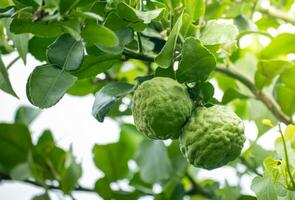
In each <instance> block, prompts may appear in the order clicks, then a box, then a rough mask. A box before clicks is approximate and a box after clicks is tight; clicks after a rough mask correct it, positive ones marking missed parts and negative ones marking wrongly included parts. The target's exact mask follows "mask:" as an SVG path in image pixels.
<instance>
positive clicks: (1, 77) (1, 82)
mask: <svg viewBox="0 0 295 200" xmlns="http://www.w3.org/2000/svg"><path fill="white" fill-rule="evenodd" d="M0 89H1V90H3V91H4V92H7V93H8V94H11V95H12V96H14V97H16V98H18V97H17V95H16V93H15V92H14V90H13V88H12V86H11V83H10V80H9V77H8V73H7V70H6V67H5V66H4V63H3V61H2V59H1V57H0Z"/></svg>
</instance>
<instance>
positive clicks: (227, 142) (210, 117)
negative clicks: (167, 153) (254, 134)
mask: <svg viewBox="0 0 295 200" xmlns="http://www.w3.org/2000/svg"><path fill="white" fill-rule="evenodd" d="M244 141H245V137H244V125H243V122H242V120H241V119H240V118H239V117H238V116H237V115H236V114H235V113H234V112H233V111H231V110H230V109H228V108H226V107H225V106H219V105H215V106H213V107H210V108H205V107H204V108H197V109H196V110H195V111H194V112H193V114H192V116H191V118H190V120H189V121H188V123H187V124H186V125H185V126H184V128H183V134H182V135H181V136H180V149H181V151H182V153H183V154H184V156H185V157H186V158H187V159H188V162H189V163H191V164H192V165H194V166H195V167H200V168H204V169H215V168H218V167H221V166H223V165H225V164H227V163H228V162H229V161H232V160H234V159H235V158H237V157H238V156H239V155H240V153H241V150H242V148H243V144H244Z"/></svg>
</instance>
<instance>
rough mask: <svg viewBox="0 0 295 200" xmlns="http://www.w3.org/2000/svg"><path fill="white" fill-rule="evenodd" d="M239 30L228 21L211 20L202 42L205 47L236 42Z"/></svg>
mask: <svg viewBox="0 0 295 200" xmlns="http://www.w3.org/2000/svg"><path fill="white" fill-rule="evenodd" d="M238 34H239V30H238V29H237V27H236V26H235V25H233V24H229V23H227V21H226V20H210V21H208V23H207V25H206V27H205V29H204V30H203V32H202V34H201V37H200V40H201V41H202V43H203V44H204V45H216V44H226V43H232V42H234V41H235V39H236V37H237V36H238Z"/></svg>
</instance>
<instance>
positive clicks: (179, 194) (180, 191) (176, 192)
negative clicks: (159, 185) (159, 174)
mask: <svg viewBox="0 0 295 200" xmlns="http://www.w3.org/2000/svg"><path fill="white" fill-rule="evenodd" d="M168 184H169V183H168ZM184 195H185V190H184V186H183V184H181V183H179V180H177V181H174V182H173V183H170V184H169V185H168V187H167V185H166V187H165V189H164V191H163V192H162V193H161V194H159V195H157V196H156V198H155V200H183V199H184Z"/></svg>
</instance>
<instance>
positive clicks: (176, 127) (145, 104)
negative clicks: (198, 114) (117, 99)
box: [132, 77, 193, 140]
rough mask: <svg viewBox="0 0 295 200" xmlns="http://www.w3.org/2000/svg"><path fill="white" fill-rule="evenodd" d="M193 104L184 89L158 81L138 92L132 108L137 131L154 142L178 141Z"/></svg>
mask: <svg viewBox="0 0 295 200" xmlns="http://www.w3.org/2000/svg"><path fill="white" fill-rule="evenodd" d="M192 108H193V103H192V101H191V99H190V97H189V94H188V92H187V89H186V87H185V86H183V85H181V84H180V83H178V82H177V81H175V80H173V79H171V78H165V77H156V78H153V79H151V80H148V81H145V82H143V83H142V84H141V85H140V86H139V87H138V88H137V90H136V91H135V93H134V97H133V104H132V113H133V117H134V123H135V126H136V127H137V129H138V130H139V131H140V132H142V133H143V134H144V135H146V136H148V137H149V138H151V139H162V140H164V139H168V138H172V139H176V138H178V137H179V135H180V134H181V131H182V127H183V126H184V124H185V123H186V121H187V120H188V118H189V117H190V115H191V112H192Z"/></svg>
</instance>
